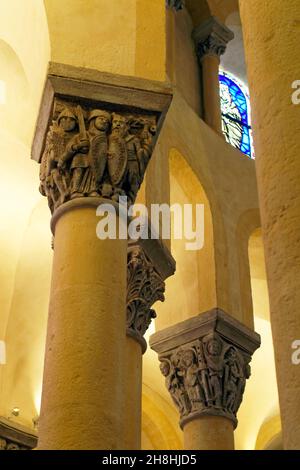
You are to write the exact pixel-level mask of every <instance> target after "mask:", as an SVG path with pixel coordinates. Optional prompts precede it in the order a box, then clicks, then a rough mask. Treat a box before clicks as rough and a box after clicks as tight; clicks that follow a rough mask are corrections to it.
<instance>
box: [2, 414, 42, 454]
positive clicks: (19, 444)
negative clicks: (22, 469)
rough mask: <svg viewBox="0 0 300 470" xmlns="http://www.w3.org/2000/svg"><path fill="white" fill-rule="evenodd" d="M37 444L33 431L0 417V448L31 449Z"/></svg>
mask: <svg viewBox="0 0 300 470" xmlns="http://www.w3.org/2000/svg"><path fill="white" fill-rule="evenodd" d="M36 446H37V436H36V435H35V434H34V432H33V431H31V430H28V429H26V428H24V427H23V426H20V425H18V424H16V423H12V422H10V421H9V420H7V419H5V418H1V419H0V450H31V449H34V448H35V447H36Z"/></svg>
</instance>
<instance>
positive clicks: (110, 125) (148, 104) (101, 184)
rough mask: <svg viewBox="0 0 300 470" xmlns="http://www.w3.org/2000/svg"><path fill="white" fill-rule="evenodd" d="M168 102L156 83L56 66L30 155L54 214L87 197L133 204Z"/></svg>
mask: <svg viewBox="0 0 300 470" xmlns="http://www.w3.org/2000/svg"><path fill="white" fill-rule="evenodd" d="M171 97H172V94H171V92H170V89H169V88H167V87H166V86H164V85H162V86H159V85H158V84H157V83H155V82H150V81H146V80H139V79H133V78H132V79H130V78H127V77H119V76H116V75H110V74H103V73H100V72H97V71H91V70H88V69H80V68H76V67H71V66H62V65H60V64H51V65H50V69H49V74H48V81H47V84H46V88H45V91H44V95H43V99H42V106H41V110H40V114H39V118H38V124H37V128H36V134H35V138H34V142H33V147H32V154H33V158H34V159H36V160H37V161H39V162H40V164H41V165H40V192H41V194H42V195H44V196H46V197H47V198H48V202H49V207H50V209H51V212H54V210H56V209H57V208H58V207H60V206H61V205H62V204H64V203H65V202H67V201H69V200H73V199H77V198H82V197H98V198H99V197H103V198H107V199H110V200H113V201H118V199H119V197H120V196H127V198H128V201H129V204H132V203H134V201H135V198H136V195H137V192H138V190H139V188H140V185H141V183H142V181H143V178H144V174H145V171H146V168H147V165H148V162H149V160H150V158H151V156H152V152H153V149H154V146H155V143H156V139H157V137H158V135H159V132H160V128H161V126H162V122H163V120H164V116H165V114H166V111H167V109H168V107H169V105H170V102H171Z"/></svg>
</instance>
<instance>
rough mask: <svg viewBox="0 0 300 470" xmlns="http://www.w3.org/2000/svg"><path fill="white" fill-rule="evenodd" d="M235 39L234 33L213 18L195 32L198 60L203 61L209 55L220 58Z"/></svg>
mask: <svg viewBox="0 0 300 470" xmlns="http://www.w3.org/2000/svg"><path fill="white" fill-rule="evenodd" d="M233 38H234V34H233V32H232V31H231V30H230V29H228V28H227V27H226V26H225V25H223V24H222V23H221V22H220V21H219V20H218V19H217V18H215V17H214V16H211V17H210V18H209V19H208V20H206V21H205V22H204V23H202V24H201V25H200V26H198V27H197V28H195V29H194V31H193V39H194V41H195V45H196V52H197V56H198V59H199V60H200V61H201V60H202V59H203V58H204V57H205V56H207V55H213V56H217V57H220V56H221V55H222V54H224V52H225V50H226V46H227V44H228V42H229V41H231V40H232V39H233Z"/></svg>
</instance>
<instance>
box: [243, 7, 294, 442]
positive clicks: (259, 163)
mask: <svg viewBox="0 0 300 470" xmlns="http://www.w3.org/2000/svg"><path fill="white" fill-rule="evenodd" d="M240 10H241V19H242V24H243V33H244V44H245V52H246V62H247V68H248V79H249V85H250V93H251V101H252V117H253V119H252V120H253V128H254V145H255V153H256V172H257V182H258V190H259V201H260V209H261V219H262V231H263V239H264V247H265V259H266V268H267V279H268V287H269V295H270V313H271V324H272V333H273V340H274V350H275V361H276V369H277V381H278V391H279V401H280V409H281V419H282V427H283V439H284V447H285V449H299V448H300V426H299V422H300V369H299V368H300V366H296V365H294V364H293V363H292V359H291V356H292V352H293V350H292V343H293V342H294V341H295V340H299V339H300V315H299V308H300V290H299V284H300V237H299V232H300V191H299V182H300V161H299V148H300V107H299V105H298V106H297V105H296V104H293V102H292V93H293V91H295V90H293V89H292V83H293V82H294V81H295V80H299V79H300V68H299V59H298V58H297V54H296V51H297V50H298V48H299V43H300V29H299V27H298V25H297V18H298V19H299V2H298V0H290V1H289V2H281V1H280V0H273V1H270V0H269V1H265V2H261V1H259V0H251V1H246V0H242V1H240ZM257 12H259V14H258V13H257ZM270 12H272V13H271V14H270Z"/></svg>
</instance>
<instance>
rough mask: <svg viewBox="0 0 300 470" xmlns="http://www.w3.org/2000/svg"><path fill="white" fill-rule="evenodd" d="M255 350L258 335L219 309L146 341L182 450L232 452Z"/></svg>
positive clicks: (173, 327)
mask: <svg viewBox="0 0 300 470" xmlns="http://www.w3.org/2000/svg"><path fill="white" fill-rule="evenodd" d="M259 345H260V338H259V335H257V334H256V333H255V332H253V331H252V330H250V329H249V328H247V327H245V326H244V325H242V324H241V323H240V322H238V321H237V320H235V319H234V318H232V317H231V316H229V315H227V314H226V313H224V312H223V311H222V310H220V309H214V310H212V311H209V312H207V313H203V314H201V315H199V316H197V317H194V318H191V319H188V320H185V321H183V322H181V323H178V324H177V325H174V326H172V327H169V328H166V329H165V330H162V331H159V332H157V333H155V334H154V335H152V336H151V338H150V346H151V348H152V349H154V351H156V352H157V353H158V354H159V356H158V357H159V360H160V370H161V372H162V374H163V375H164V377H165V380H166V387H167V389H168V391H169V392H170V395H171V398H172V400H173V402H174V404H175V406H176V408H177V409H178V411H179V413H180V426H181V428H182V429H183V432H184V445H185V449H189V450H232V449H234V437H233V431H234V429H235V428H236V426H237V418H236V414H237V411H238V409H239V407H240V405H241V403H242V399H243V393H244V390H245V386H246V380H247V379H248V378H249V377H250V365H249V363H250V361H251V357H252V354H253V353H254V351H255V350H256V349H257V348H258V347H259Z"/></svg>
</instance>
